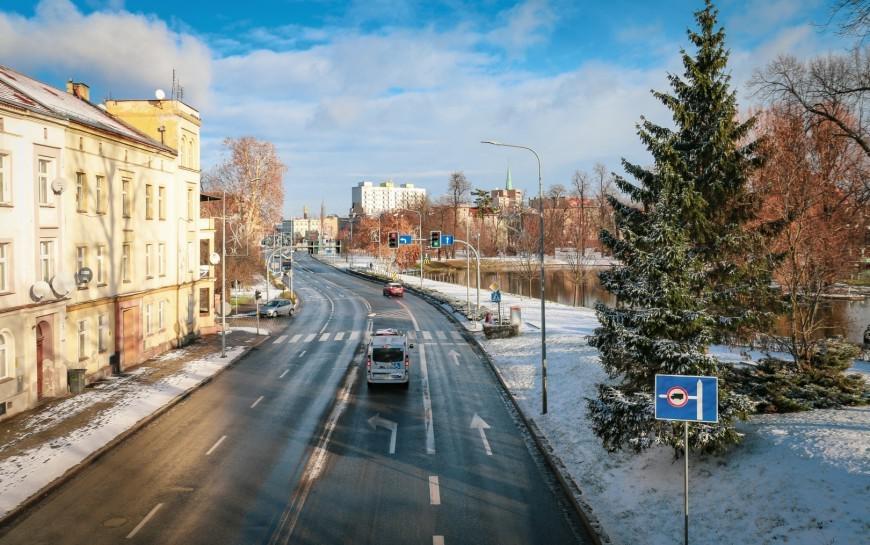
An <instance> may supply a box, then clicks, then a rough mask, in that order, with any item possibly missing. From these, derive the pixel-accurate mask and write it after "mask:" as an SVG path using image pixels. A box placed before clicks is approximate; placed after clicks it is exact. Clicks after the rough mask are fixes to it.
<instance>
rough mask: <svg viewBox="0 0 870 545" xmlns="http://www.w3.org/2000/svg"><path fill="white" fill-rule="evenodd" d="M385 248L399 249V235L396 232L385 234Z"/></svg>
mask: <svg viewBox="0 0 870 545" xmlns="http://www.w3.org/2000/svg"><path fill="white" fill-rule="evenodd" d="M387 246H388V247H390V248H398V247H399V233H398V232H397V231H390V232H389V233H387Z"/></svg>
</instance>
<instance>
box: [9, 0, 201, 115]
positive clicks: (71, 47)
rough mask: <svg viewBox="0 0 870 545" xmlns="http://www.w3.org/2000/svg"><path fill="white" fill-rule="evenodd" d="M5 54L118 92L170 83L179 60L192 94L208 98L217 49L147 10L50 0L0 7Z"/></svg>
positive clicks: (20, 64)
mask: <svg viewBox="0 0 870 545" xmlns="http://www.w3.org/2000/svg"><path fill="white" fill-rule="evenodd" d="M0 58H3V59H6V60H5V62H7V63H9V64H10V65H11V66H12V67H13V68H16V69H18V70H22V71H24V72H28V73H33V72H36V71H47V72H50V73H52V74H55V75H56V76H57V77H59V78H64V79H65V78H67V77H72V78H75V79H81V80H86V81H87V83H89V84H91V86H92V87H94V86H96V87H99V88H102V89H103V90H105V91H107V92H108V91H111V92H112V93H113V94H115V95H116V96H117V94H118V93H139V95H136V96H141V93H142V92H143V89H148V90H149V92H150V91H151V90H153V89H154V88H157V87H164V86H167V85H168V83H169V82H170V81H171V78H172V70H173V68H174V69H175V70H176V72H177V73H178V75H179V77H180V78H181V81H182V85H184V90H185V98H186V99H188V100H189V101H191V102H195V103H199V104H204V103H206V100H207V98H208V89H209V86H210V83H211V56H210V52H209V49H208V48H207V47H206V46H205V45H204V44H203V43H202V42H201V41H199V40H198V39H197V38H195V37H193V36H191V35H188V34H179V33H176V32H174V31H172V30H170V29H169V27H168V26H167V25H166V23H164V22H163V21H161V20H160V19H157V18H155V17H150V16H146V15H138V14H132V13H129V12H126V11H98V12H94V13H91V14H87V15H85V14H83V13H81V12H80V11H79V10H78V9H77V8H76V7H75V6H74V5H73V4H72V3H71V2H70V1H69V0H42V1H41V2H40V3H39V4H38V5H37V7H36V10H35V14H34V16H33V17H31V18H27V17H22V16H19V15H13V14H8V13H3V12H0ZM95 98H98V97H95Z"/></svg>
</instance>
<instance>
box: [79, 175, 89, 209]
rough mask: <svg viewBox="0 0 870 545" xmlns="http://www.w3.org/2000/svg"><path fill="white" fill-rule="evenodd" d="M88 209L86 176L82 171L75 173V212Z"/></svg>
mask: <svg viewBox="0 0 870 545" xmlns="http://www.w3.org/2000/svg"><path fill="white" fill-rule="evenodd" d="M87 211H88V178H87V176H85V173H84V172H77V173H76V212H87Z"/></svg>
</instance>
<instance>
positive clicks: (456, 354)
mask: <svg viewBox="0 0 870 545" xmlns="http://www.w3.org/2000/svg"><path fill="white" fill-rule="evenodd" d="M447 355H448V356H450V357H451V358H453V363H455V364H456V365H459V352H457V351H456V350H451V351H450V352H448V353H447Z"/></svg>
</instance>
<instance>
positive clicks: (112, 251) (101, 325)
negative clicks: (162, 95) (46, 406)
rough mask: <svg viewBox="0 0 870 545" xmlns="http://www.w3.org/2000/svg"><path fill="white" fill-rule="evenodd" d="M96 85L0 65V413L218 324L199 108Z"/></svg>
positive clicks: (63, 390)
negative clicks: (203, 207)
mask: <svg viewBox="0 0 870 545" xmlns="http://www.w3.org/2000/svg"><path fill="white" fill-rule="evenodd" d="M88 93H89V91H88V88H87V86H86V85H84V84H74V83H72V82H71V83H69V84H68V85H67V89H66V91H62V90H59V89H53V88H51V87H50V86H47V85H45V84H42V83H40V82H38V81H35V80H33V79H31V78H29V77H27V76H25V75H23V74H20V73H18V72H15V71H13V70H11V69H8V68H5V67H2V66H0V418H3V417H4V416H6V415H9V414H13V413H15V412H18V411H20V410H24V409H26V408H29V407H32V406H34V405H35V404H37V403H38V402H39V401H40V400H41V399H43V398H47V397H55V396H60V395H65V394H66V393H67V391H68V390H67V377H68V376H69V375H70V370H82V371H72V374H73V375H74V374H75V373H77V372H79V373H80V372H83V373H84V374H85V376H86V377H87V380H95V379H96V378H99V377H101V376H104V375H106V374H108V373H110V372H112V371H113V370H114V371H115V372H119V371H123V370H125V369H129V368H130V367H131V366H134V365H136V364H138V363H141V362H142V361H144V360H146V359H148V358H149V357H152V356H154V355H156V354H158V353H160V352H162V351H164V350H166V349H167V348H169V347H171V346H174V345H179V344H182V343H184V342H185V341H186V340H188V339H190V338H192V337H194V336H196V335H197V334H200V333H203V332H206V331H211V330H213V329H214V314H213V310H212V309H213V306H214V305H213V303H212V301H213V299H214V298H213V293H214V289H213V286H214V279H213V274H212V273H213V271H212V268H211V267H210V266H208V265H201V259H202V258H207V256H208V255H209V253H210V252H211V251H212V246H213V235H214V233H213V229H212V226H211V224H210V221H209V220H207V219H200V217H199V170H198V169H199V161H198V156H199V155H198V151H197V147H196V143H197V142H198V140H199V118H198V114H197V112H196V111H195V110H193V109H192V108H190V107H188V106H186V105H183V104H182V103H180V102H178V101H172V100H164V101H127V102H120V103H119V104H123V105H125V107H124V108H117V109H116V111H115V112H114V115H113V113H110V112H111V110H112V105H109V104H107V105H101V106H95V105H94V104H92V103H90V101H89V96H88ZM149 112H150V113H151V118H150V119H149V115H148V113H149ZM132 113H136V115H132ZM128 114H130V115H128ZM151 127H153V132H152V131H151V130H150V129H151ZM187 133H190V134H191V135H192V137H191V138H190V139H189V138H188V137H187ZM170 134H171V135H178V136H177V138H176V137H175V136H173V139H171V140H170V139H169V138H168V135H170ZM161 137H162V139H161ZM182 138H183V140H182ZM182 150H183V152H182ZM201 256H203V257H202V258H201Z"/></svg>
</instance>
